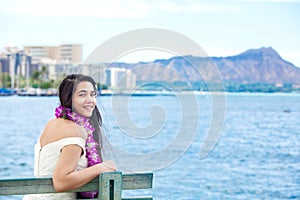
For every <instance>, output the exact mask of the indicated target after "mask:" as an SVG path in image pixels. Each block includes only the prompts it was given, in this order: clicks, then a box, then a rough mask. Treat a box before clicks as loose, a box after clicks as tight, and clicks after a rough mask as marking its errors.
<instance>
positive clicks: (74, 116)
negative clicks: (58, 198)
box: [55, 105, 102, 198]
mask: <svg viewBox="0 0 300 200" xmlns="http://www.w3.org/2000/svg"><path fill="white" fill-rule="evenodd" d="M55 116H56V118H65V119H69V120H71V121H73V122H75V123H76V124H78V125H79V126H81V127H83V128H84V129H85V130H86V132H87V133H88V136H87V139H86V145H85V148H86V157H87V160H88V167H90V166H93V165H96V164H98V163H101V162H102V161H101V158H100V156H99V153H98V150H97V146H98V143H97V142H96V141H95V140H94V137H93V132H94V131H95V128H94V127H93V126H92V125H91V123H90V120H89V119H88V118H86V117H83V116H81V115H79V114H78V113H76V112H72V111H71V109H70V108H64V107H63V106H62V105H60V106H58V107H57V108H56V109H55ZM79 195H80V197H84V198H95V197H97V196H98V192H97V191H90V192H80V194H79Z"/></svg>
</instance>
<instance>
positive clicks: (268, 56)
mask: <svg viewBox="0 0 300 200" xmlns="http://www.w3.org/2000/svg"><path fill="white" fill-rule="evenodd" d="M212 65H215V66H216V67H217V69H218V71H219V73H220V77H221V79H222V80H223V82H225V83H241V84H254V83H270V84H300V68H297V67H296V66H295V65H293V64H292V63H290V62H288V61H286V60H284V59H283V58H282V57H281V56H280V55H279V54H278V53H277V51H276V50H274V49H273V48H272V47H261V48H259V49H248V50H246V51H244V52H242V53H240V54H237V55H233V56H226V57H215V56H214V57H195V56H191V55H186V56H175V57H172V58H169V59H156V60H154V61H151V62H139V63H131V64H127V63H112V64H110V67H122V68H127V69H131V70H132V71H133V73H135V74H136V79H137V81H140V82H145V81H163V82H180V81H191V82H198V81H203V80H204V81H205V82H214V80H215V79H216V77H215V76H216V72H213V71H212V69H213V67H212ZM195 66H196V67H195ZM199 74H200V75H199Z"/></svg>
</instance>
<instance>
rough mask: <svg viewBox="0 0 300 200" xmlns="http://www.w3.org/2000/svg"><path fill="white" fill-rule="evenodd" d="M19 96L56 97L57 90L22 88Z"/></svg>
mask: <svg viewBox="0 0 300 200" xmlns="http://www.w3.org/2000/svg"><path fill="white" fill-rule="evenodd" d="M17 94H18V96H56V95H57V89H55V88H48V89H40V88H22V89H19V90H18V92H17Z"/></svg>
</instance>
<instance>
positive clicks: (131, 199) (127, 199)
mask: <svg viewBox="0 0 300 200" xmlns="http://www.w3.org/2000/svg"><path fill="white" fill-rule="evenodd" d="M122 200H153V198H152V197H124V198H122Z"/></svg>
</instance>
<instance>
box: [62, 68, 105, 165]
mask: <svg viewBox="0 0 300 200" xmlns="http://www.w3.org/2000/svg"><path fill="white" fill-rule="evenodd" d="M83 81H88V82H90V83H91V84H92V85H93V87H94V90H95V91H96V92H97V84H96V82H95V81H94V79H93V78H92V77H90V76H87V75H84V74H71V75H68V76H66V77H65V78H64V79H63V80H62V82H61V84H60V86H59V88H58V96H59V101H60V104H61V105H62V106H63V107H64V108H70V109H72V110H73V108H72V103H73V102H72V96H73V93H74V91H75V89H76V87H77V85H78V84H79V83H80V82H83ZM90 121H91V124H92V125H93V127H94V128H95V131H94V132H93V136H94V139H95V140H96V141H98V142H99V148H98V150H99V154H100V157H101V148H102V136H101V126H102V117H101V114H100V112H99V109H98V107H97V106H95V109H94V110H93V114H92V116H91V117H90ZM101 159H102V158H101Z"/></svg>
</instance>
